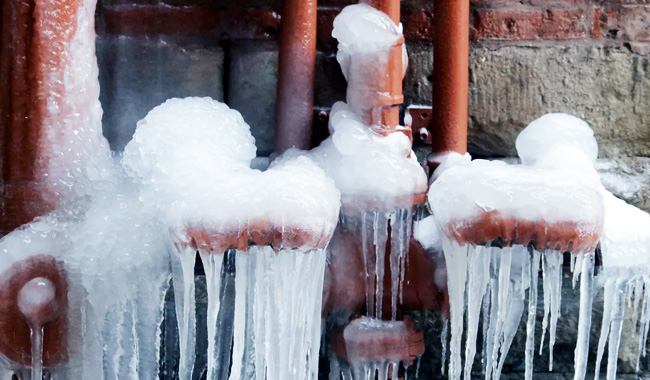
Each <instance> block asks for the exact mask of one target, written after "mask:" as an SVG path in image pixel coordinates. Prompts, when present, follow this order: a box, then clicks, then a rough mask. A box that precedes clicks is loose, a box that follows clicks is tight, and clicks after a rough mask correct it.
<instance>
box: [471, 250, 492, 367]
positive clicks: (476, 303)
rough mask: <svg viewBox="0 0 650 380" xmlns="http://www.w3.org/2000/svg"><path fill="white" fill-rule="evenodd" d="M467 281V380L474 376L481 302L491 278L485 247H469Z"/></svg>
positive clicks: (487, 252) (488, 255) (487, 253)
mask: <svg viewBox="0 0 650 380" xmlns="http://www.w3.org/2000/svg"><path fill="white" fill-rule="evenodd" d="M468 255H469V258H468V261H469V267H468V281H467V336H466V341H465V380H470V378H471V376H472V364H473V363H474V356H475V355H476V334H477V333H478V322H479V316H480V313H481V302H482V301H483V298H484V296H485V291H486V288H487V284H488V282H489V280H490V272H489V269H490V254H489V251H488V249H487V248H485V247H470V248H469V249H468Z"/></svg>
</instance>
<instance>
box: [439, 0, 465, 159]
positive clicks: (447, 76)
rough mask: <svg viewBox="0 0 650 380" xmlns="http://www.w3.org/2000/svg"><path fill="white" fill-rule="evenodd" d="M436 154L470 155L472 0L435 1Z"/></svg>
mask: <svg viewBox="0 0 650 380" xmlns="http://www.w3.org/2000/svg"><path fill="white" fill-rule="evenodd" d="M434 4H435V9H434V10H435V15H436V17H435V20H434V47H433V56H434V58H433V62H434V64H433V117H432V119H433V124H432V129H433V130H432V135H433V144H432V148H433V154H440V153H445V152H449V151H455V152H458V153H461V154H465V153H467V114H468V99H469V0H435V3H434Z"/></svg>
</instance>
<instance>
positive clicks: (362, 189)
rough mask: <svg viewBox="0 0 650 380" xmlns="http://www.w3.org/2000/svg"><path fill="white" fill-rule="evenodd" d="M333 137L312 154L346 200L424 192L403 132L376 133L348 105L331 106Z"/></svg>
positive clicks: (423, 181) (421, 176) (419, 170)
mask: <svg viewBox="0 0 650 380" xmlns="http://www.w3.org/2000/svg"><path fill="white" fill-rule="evenodd" d="M329 129H330V134H331V136H330V137H329V138H328V139H327V140H325V141H323V143H321V145H320V146H319V147H317V148H315V149H313V150H312V151H311V152H310V153H309V157H310V158H312V159H313V160H314V161H315V162H317V163H318V165H319V166H321V167H322V168H323V169H324V170H325V172H326V173H327V174H328V175H329V176H331V177H332V178H333V179H334V181H335V182H336V186H337V187H338V188H339V190H340V191H341V194H342V195H343V197H344V202H345V200H346V199H349V198H375V199H377V200H381V199H389V198H391V197H392V198H395V197H401V196H411V195H413V194H418V193H423V192H425V191H426V188H427V178H426V174H425V173H424V170H423V169H422V166H420V164H419V163H418V161H417V159H416V158H415V154H411V155H410V157H409V154H410V153H412V152H411V142H410V141H409V139H408V137H407V136H406V135H404V134H403V133H391V134H389V135H386V136H382V135H379V134H377V133H375V132H373V131H372V130H371V129H370V128H369V127H368V126H367V125H365V124H364V123H363V122H362V121H361V118H360V117H359V116H357V115H356V114H355V112H354V111H353V110H352V109H351V108H350V107H349V106H348V105H347V104H345V103H343V102H338V103H336V104H334V106H333V107H332V112H331V114H330V124H329Z"/></svg>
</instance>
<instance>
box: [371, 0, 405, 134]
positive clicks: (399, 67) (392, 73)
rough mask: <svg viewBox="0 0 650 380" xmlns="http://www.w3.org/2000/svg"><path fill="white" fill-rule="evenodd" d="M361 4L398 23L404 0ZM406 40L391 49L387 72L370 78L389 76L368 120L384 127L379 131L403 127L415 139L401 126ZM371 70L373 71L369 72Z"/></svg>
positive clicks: (384, 131) (401, 129) (386, 132)
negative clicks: (401, 3)
mask: <svg viewBox="0 0 650 380" xmlns="http://www.w3.org/2000/svg"><path fill="white" fill-rule="evenodd" d="M360 3H366V4H369V5H371V6H372V7H374V8H376V9H378V10H380V11H382V12H384V13H386V14H387V15H388V17H390V18H391V20H393V22H394V23H395V24H399V23H400V1H399V0H361V1H360ZM403 46H404V39H401V40H400V41H399V42H398V43H397V44H396V45H395V46H394V47H393V50H392V51H391V57H390V59H389V61H388V67H387V68H386V72H384V73H377V72H375V73H372V75H373V78H369V79H370V81H375V82H376V81H378V80H380V78H387V79H386V80H385V81H384V83H381V84H380V86H381V87H382V88H381V91H379V93H378V94H377V97H376V99H375V102H374V104H375V105H376V107H375V108H373V109H371V110H368V115H366V116H365V118H364V119H365V121H366V122H368V123H369V124H371V125H377V126H380V127H381V129H380V130H379V131H377V132H379V133H382V134H388V133H392V132H395V131H396V130H400V131H401V132H403V133H405V134H407V135H408V136H409V138H411V132H410V129H405V128H400V126H399V106H400V105H401V104H402V103H404V95H403V94H402V79H403V73H404V71H403V70H404V63H403V61H402V58H403V57H402V49H403ZM369 73H370V72H369Z"/></svg>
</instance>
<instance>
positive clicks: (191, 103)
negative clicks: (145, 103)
mask: <svg viewBox="0 0 650 380" xmlns="http://www.w3.org/2000/svg"><path fill="white" fill-rule="evenodd" d="M254 157H255V145H254V140H253V137H252V136H251V133H250V128H249V126H248V124H246V122H245V121H244V120H243V118H242V117H241V115H240V114H239V112H237V111H234V110H231V109H229V108H228V106H226V105H225V104H222V103H219V102H217V101H215V100H212V99H209V98H186V99H171V100H168V101H167V102H165V103H164V104H162V105H161V106H158V107H156V108H154V109H153V110H152V111H151V112H150V113H149V114H148V115H147V117H146V118H145V119H144V120H142V121H140V122H139V123H138V128H137V130H136V133H135V135H134V138H133V140H132V141H131V142H130V143H129V144H128V145H127V147H126V149H125V152H124V158H123V164H124V167H125V168H126V170H127V172H129V173H131V174H132V175H134V176H135V177H136V178H138V179H139V181H140V182H141V184H142V186H141V192H140V198H141V199H143V200H144V201H145V202H146V203H149V204H152V205H153V206H154V207H155V208H156V209H158V210H159V211H160V213H161V214H162V215H163V219H164V221H165V223H167V224H168V225H169V226H170V227H173V228H178V229H183V228H185V227H191V228H197V227H199V228H200V229H205V230H208V231H211V232H226V231H242V230H245V229H246V228H248V226H249V225H250V223H253V222H268V223H270V224H271V225H273V226H275V227H276V228H282V227H285V226H286V227H299V228H301V229H304V230H309V231H312V232H314V233H319V234H328V235H330V234H331V233H333V230H334V227H335V225H336V221H337V219H338V212H339V207H340V193H339V191H338V190H337V188H336V187H335V186H334V183H333V182H332V180H331V179H330V178H328V177H327V176H326V175H325V173H324V172H323V170H322V169H320V168H319V167H318V166H317V165H316V164H315V163H314V162H313V161H312V160H311V159H309V158H308V157H305V156H301V155H299V154H294V153H293V152H290V153H288V154H287V155H286V156H285V157H280V158H279V159H277V160H276V162H274V163H273V164H272V165H271V167H270V168H269V169H268V170H267V171H264V172H262V171H259V170H254V169H251V168H250V163H251V160H252V159H253V158H254Z"/></svg>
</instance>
